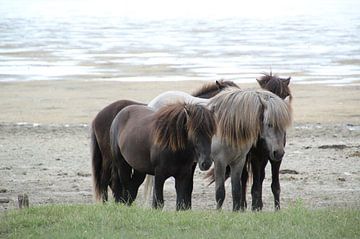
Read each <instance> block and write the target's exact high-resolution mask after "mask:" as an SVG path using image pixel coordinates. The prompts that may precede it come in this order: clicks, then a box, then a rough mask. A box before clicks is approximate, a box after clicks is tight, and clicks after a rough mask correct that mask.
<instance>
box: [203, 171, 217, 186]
mask: <svg viewBox="0 0 360 239" xmlns="http://www.w3.org/2000/svg"><path fill="white" fill-rule="evenodd" d="M204 179H205V180H208V181H209V184H208V186H209V185H211V184H213V183H214V182H215V168H214V167H211V168H210V169H209V170H208V171H207V172H206V174H205V176H204Z"/></svg>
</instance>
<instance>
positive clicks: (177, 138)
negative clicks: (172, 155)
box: [153, 103, 216, 170]
mask: <svg viewBox="0 0 360 239" xmlns="http://www.w3.org/2000/svg"><path fill="white" fill-rule="evenodd" d="M215 132H216V122H215V118H214V114H213V113H212V112H211V111H210V110H208V109H207V108H205V107H204V106H201V105H197V104H186V103H175V104H169V105H167V106H164V107H162V108H160V110H159V111H158V112H156V121H155V122H154V129H153V133H154V141H155V144H157V145H158V146H159V147H161V148H163V149H165V148H166V149H168V150H171V151H173V152H176V151H183V150H184V151H187V150H191V151H192V152H193V153H194V161H196V162H198V164H199V167H200V169H201V170H207V169H209V168H210V166H211V163H212V159H211V157H210V153H211V139H212V137H213V136H214V134H215Z"/></svg>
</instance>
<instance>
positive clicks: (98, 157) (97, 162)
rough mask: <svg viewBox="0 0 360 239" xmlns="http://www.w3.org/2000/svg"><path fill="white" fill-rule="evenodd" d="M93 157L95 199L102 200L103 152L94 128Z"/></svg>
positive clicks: (92, 139)
mask: <svg viewBox="0 0 360 239" xmlns="http://www.w3.org/2000/svg"><path fill="white" fill-rule="evenodd" d="M90 134H91V145H90V147H91V159H92V172H93V184H94V191H95V199H96V200H97V201H100V199H101V193H102V191H103V188H102V183H101V173H102V161H103V158H102V154H101V151H100V147H99V144H98V141H97V139H96V135H95V132H94V128H93V127H92V130H91V133H90Z"/></svg>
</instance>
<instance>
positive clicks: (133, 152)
mask: <svg viewBox="0 0 360 239" xmlns="http://www.w3.org/2000/svg"><path fill="white" fill-rule="evenodd" d="M120 150H121V152H122V155H123V157H124V159H125V161H126V162H127V163H128V164H129V165H130V166H131V167H132V168H133V169H136V170H137V171H139V172H142V173H147V174H153V171H154V170H153V166H152V164H151V162H150V153H148V150H146V149H145V147H134V145H131V144H130V145H129V146H127V147H122V148H121V149H120Z"/></svg>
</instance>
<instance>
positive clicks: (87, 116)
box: [0, 80, 360, 124]
mask: <svg viewBox="0 0 360 239" xmlns="http://www.w3.org/2000/svg"><path fill="white" fill-rule="evenodd" d="M207 82H213V81H207ZM207 82H204V81H177V82H112V81H87V82H83V81H76V80H75V81H70V80H63V81H28V82H11V83H2V82H0V109H1V111H2V114H1V115H0V122H2V123H19V122H28V123H39V124H41V123H47V124H51V123H54V124H58V123H63V124H89V123H90V122H91V120H92V119H93V118H94V117H95V115H96V114H97V113H98V112H99V111H100V110H101V109H103V108H104V107H105V106H107V105H108V104H110V103H112V102H114V101H116V100H119V99H132V100H135V101H140V102H144V103H146V102H149V101H150V100H151V99H152V98H154V97H156V96H157V95H158V94H160V93H162V92H164V91H168V90H180V91H185V92H188V93H191V92H193V91H195V90H196V89H198V88H199V87H201V86H202V85H203V84H205V83H207ZM239 86H240V87H241V88H257V89H258V88H260V87H259V86H258V85H257V83H256V81H255V80H254V83H252V84H239ZM290 88H291V91H292V95H293V102H292V106H293V110H294V123H350V124H360V108H359V107H358V104H359V102H360V85H359V86H358V85H349V86H348V85H346V86H337V87H334V86H326V85H318V84H314V85H304V84H296V83H295V84H293V83H290Z"/></svg>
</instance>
